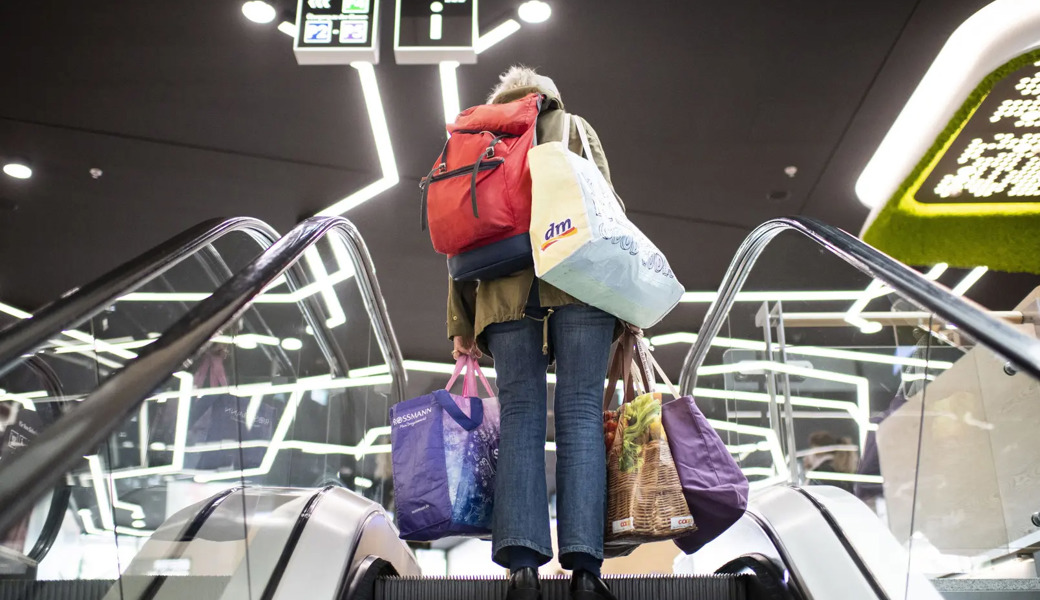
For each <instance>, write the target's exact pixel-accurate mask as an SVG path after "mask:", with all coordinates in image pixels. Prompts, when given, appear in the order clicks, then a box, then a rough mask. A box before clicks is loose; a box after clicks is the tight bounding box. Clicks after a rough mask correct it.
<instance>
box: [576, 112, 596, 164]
mask: <svg viewBox="0 0 1040 600" xmlns="http://www.w3.org/2000/svg"><path fill="white" fill-rule="evenodd" d="M574 126H575V127H577V128H578V137H580V138H581V148H582V150H584V151H585V158H587V159H589V160H592V148H590V147H589V136H588V134H586V133H585V123H583V122H582V120H581V119H580V118H578V119H574Z"/></svg>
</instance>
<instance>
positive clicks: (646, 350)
mask: <svg viewBox="0 0 1040 600" xmlns="http://www.w3.org/2000/svg"><path fill="white" fill-rule="evenodd" d="M639 344H640V346H641V350H642V352H641V353H640V354H641V355H642V356H644V357H645V358H646V360H647V361H649V362H650V364H651V365H653V366H654V370H655V371H657V374H658V375H660V376H661V379H662V380H663V381H664V384H665V385H666V386H668V392H669V393H670V394H671V395H672V396H673V397H675V398H680V397H681V396H680V394H679V390H678V389H677V388H676V387H675V385H674V384H673V383H672V380H671V379H669V378H668V374H667V373H665V372H664V369H662V368H661V363H659V362H657V359H656V358H654V355H653V354H651V353H650V349H649V347H643V344H646V340H643V339H640V340H639Z"/></svg>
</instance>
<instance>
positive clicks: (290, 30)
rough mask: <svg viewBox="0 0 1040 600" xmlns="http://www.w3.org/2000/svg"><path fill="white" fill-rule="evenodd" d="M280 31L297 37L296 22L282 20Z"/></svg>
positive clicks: (294, 37) (279, 25)
mask: <svg viewBox="0 0 1040 600" xmlns="http://www.w3.org/2000/svg"><path fill="white" fill-rule="evenodd" d="M278 31H281V32H282V33H284V34H285V35H287V36H289V37H291V38H292V39H294V40H295V39H296V23H290V22H288V21H282V22H281V23H279V24H278Z"/></svg>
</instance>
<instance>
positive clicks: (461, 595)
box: [374, 575, 746, 600]
mask: <svg viewBox="0 0 1040 600" xmlns="http://www.w3.org/2000/svg"><path fill="white" fill-rule="evenodd" d="M541 580H542V596H543V598H544V600H568V598H569V596H568V589H567V588H568V584H569V583H570V578H568V577H566V576H558V577H542V578H541ZM604 580H605V581H606V582H607V584H608V585H609V586H610V589H611V590H612V591H613V592H614V594H615V595H616V596H617V597H618V598H619V599H621V600H627V599H629V598H631V599H636V598H640V599H642V598H646V599H648V600H680V599H682V600H709V599H711V600H716V599H719V600H721V599H726V600H729V599H732V600H744V598H745V587H746V582H745V581H744V577H743V576H733V575H708V576H695V577H689V576H670V575H669V576H664V575H662V576H633V577H609V576H607V577H604ZM505 594H506V580H505V579H504V578H501V577H383V578H380V579H379V580H377V581H376V587H375V595H374V598H375V599H376V600H488V599H492V598H493V599H496V600H497V599H498V598H504V597H505Z"/></svg>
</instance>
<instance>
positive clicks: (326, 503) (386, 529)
mask: <svg viewBox="0 0 1040 600" xmlns="http://www.w3.org/2000/svg"><path fill="white" fill-rule="evenodd" d="M359 548H360V549H361V550H360V551H359ZM370 555H372V556H378V557H379V558H382V559H384V560H386V561H387V562H389V563H390V564H391V565H392V566H393V567H394V569H396V570H397V572H398V573H401V574H404V575H418V574H419V567H418V563H417V562H416V560H415V556H414V555H413V554H412V552H411V550H409V549H408V547H407V546H406V545H405V544H404V542H402V541H401V540H400V539H399V538H398V536H397V529H396V528H395V527H394V526H393V524H392V523H391V522H390V520H389V518H388V517H387V515H386V513H385V512H384V511H383V509H382V507H380V506H379V505H378V504H375V503H374V502H372V501H371V500H367V499H365V498H363V497H361V496H359V495H357V494H355V493H353V492H350V491H348V490H345V489H343V488H333V489H330V490H329V491H328V492H327V493H326V494H325V497H324V498H323V499H322V501H321V503H320V504H318V505H317V506H316V507H315V508H314V512H313V514H311V516H310V518H309V519H308V521H307V526H306V528H305V529H304V530H303V534H302V535H301V536H300V538H299V541H298V542H297V544H296V548H295V549H294V551H293V553H292V556H291V558H290V560H289V563H288V565H287V566H286V569H285V571H284V573H283V575H282V578H281V582H280V584H279V585H278V588H277V590H275V593H274V595H273V598H274V599H275V600H295V599H297V598H301V597H303V596H308V597H321V598H336V597H339V596H338V594H339V593H340V592H341V588H343V586H344V580H345V579H347V577H345V574H347V573H352V572H353V570H355V569H356V568H357V565H358V564H359V563H360V562H361V561H363V560H364V559H365V558H366V557H368V556H370Z"/></svg>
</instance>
